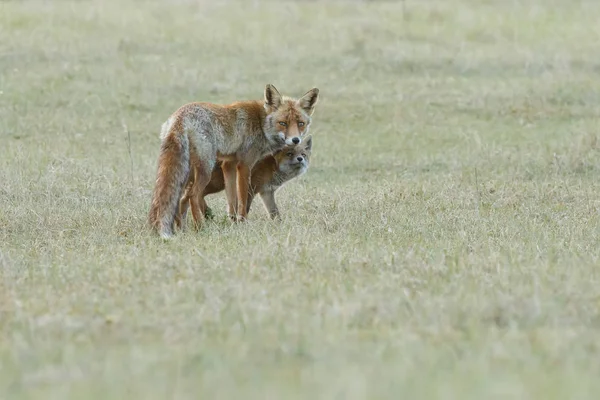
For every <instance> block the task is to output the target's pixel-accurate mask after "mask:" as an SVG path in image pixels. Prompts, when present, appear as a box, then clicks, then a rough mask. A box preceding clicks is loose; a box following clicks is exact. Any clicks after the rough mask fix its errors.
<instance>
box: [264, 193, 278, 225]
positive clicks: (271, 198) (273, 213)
mask: <svg viewBox="0 0 600 400" xmlns="http://www.w3.org/2000/svg"><path fill="white" fill-rule="evenodd" d="M260 198H261V199H262V201H263V204H264V205H265V209H266V210H267V212H268V213H269V216H270V217H271V219H276V218H280V217H281V215H280V214H279V208H277V203H275V192H274V191H271V190H270V191H268V192H262V193H261V194H260Z"/></svg>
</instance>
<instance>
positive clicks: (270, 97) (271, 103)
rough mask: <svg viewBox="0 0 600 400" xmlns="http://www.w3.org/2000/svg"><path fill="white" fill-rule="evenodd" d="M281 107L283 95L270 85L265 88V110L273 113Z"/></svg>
mask: <svg viewBox="0 0 600 400" xmlns="http://www.w3.org/2000/svg"><path fill="white" fill-rule="evenodd" d="M279 106H281V94H279V92H278V91H277V89H275V86H273V85H271V84H270V83H269V84H268V85H267V87H266V88H265V109H266V110H267V112H273V111H275V110H277V109H278V108H279Z"/></svg>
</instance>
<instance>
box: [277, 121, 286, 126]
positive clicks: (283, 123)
mask: <svg viewBox="0 0 600 400" xmlns="http://www.w3.org/2000/svg"><path fill="white" fill-rule="evenodd" d="M279 125H281V126H287V124H286V123H285V122H283V121H279Z"/></svg>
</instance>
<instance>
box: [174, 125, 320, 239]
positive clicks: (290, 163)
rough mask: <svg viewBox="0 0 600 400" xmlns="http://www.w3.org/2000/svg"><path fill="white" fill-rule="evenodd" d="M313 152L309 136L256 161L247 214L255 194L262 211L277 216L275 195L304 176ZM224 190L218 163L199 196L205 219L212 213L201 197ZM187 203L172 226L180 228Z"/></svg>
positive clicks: (273, 216)
mask: <svg viewBox="0 0 600 400" xmlns="http://www.w3.org/2000/svg"><path fill="white" fill-rule="evenodd" d="M311 150H312V137H311V136H310V135H309V136H307V137H306V139H305V140H304V141H303V142H302V143H299V144H297V145H291V146H286V147H284V148H283V149H282V150H280V151H278V152H276V153H275V154H273V155H268V156H267V157H265V158H263V159H262V160H260V161H258V162H257V163H256V164H255V165H254V167H253V168H252V171H251V174H250V188H249V190H248V200H247V203H246V212H248V213H249V212H250V205H251V204H252V200H253V199H254V196H255V195H256V194H259V195H260V197H261V199H262V201H263V204H264V206H265V209H266V210H267V212H268V213H269V216H270V217H271V218H273V219H274V218H277V217H279V216H280V214H279V208H278V207H277V203H276V202H275V192H276V191H277V190H278V189H279V188H280V187H281V186H283V184H285V183H286V182H288V181H290V180H291V179H294V178H297V177H299V176H300V175H302V174H304V173H305V172H306V171H307V170H308V167H309V166H310V155H311ZM223 189H225V179H224V176H223V170H222V169H221V165H220V163H217V165H216V166H215V169H214V170H213V172H212V176H211V179H210V182H209V184H208V185H207V186H206V188H205V189H204V192H203V193H202V196H201V199H200V201H199V203H200V209H201V212H202V213H203V214H204V215H205V217H208V214H211V213H212V212H211V211H210V209H209V208H208V206H207V205H206V201H205V199H204V197H205V196H206V195H209V194H213V193H218V192H220V191H222V190H223ZM187 208H188V203H185V204H182V206H181V210H180V214H178V215H177V217H176V219H175V223H176V225H177V226H180V227H181V225H182V221H183V220H185V217H186V214H187Z"/></svg>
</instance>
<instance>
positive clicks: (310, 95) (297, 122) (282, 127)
mask: <svg viewBox="0 0 600 400" xmlns="http://www.w3.org/2000/svg"><path fill="white" fill-rule="evenodd" d="M318 99H319V89H317V88H313V89H311V90H309V91H308V92H306V93H305V94H304V96H302V97H301V98H300V99H298V100H296V99H293V98H290V97H286V96H282V95H281V94H280V93H279V92H278V91H277V89H275V86H273V85H271V84H268V85H267V87H266V88H265V105H264V107H265V111H266V112H267V119H266V122H265V125H266V126H265V134H266V135H267V139H268V140H269V141H270V142H271V143H273V144H276V145H278V146H280V147H281V146H283V145H288V146H291V145H296V144H299V143H300V142H302V138H303V137H304V136H305V135H307V134H308V129H309V127H310V122H311V115H312V113H313V112H314V110H315V106H316V104H317V100H318Z"/></svg>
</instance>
